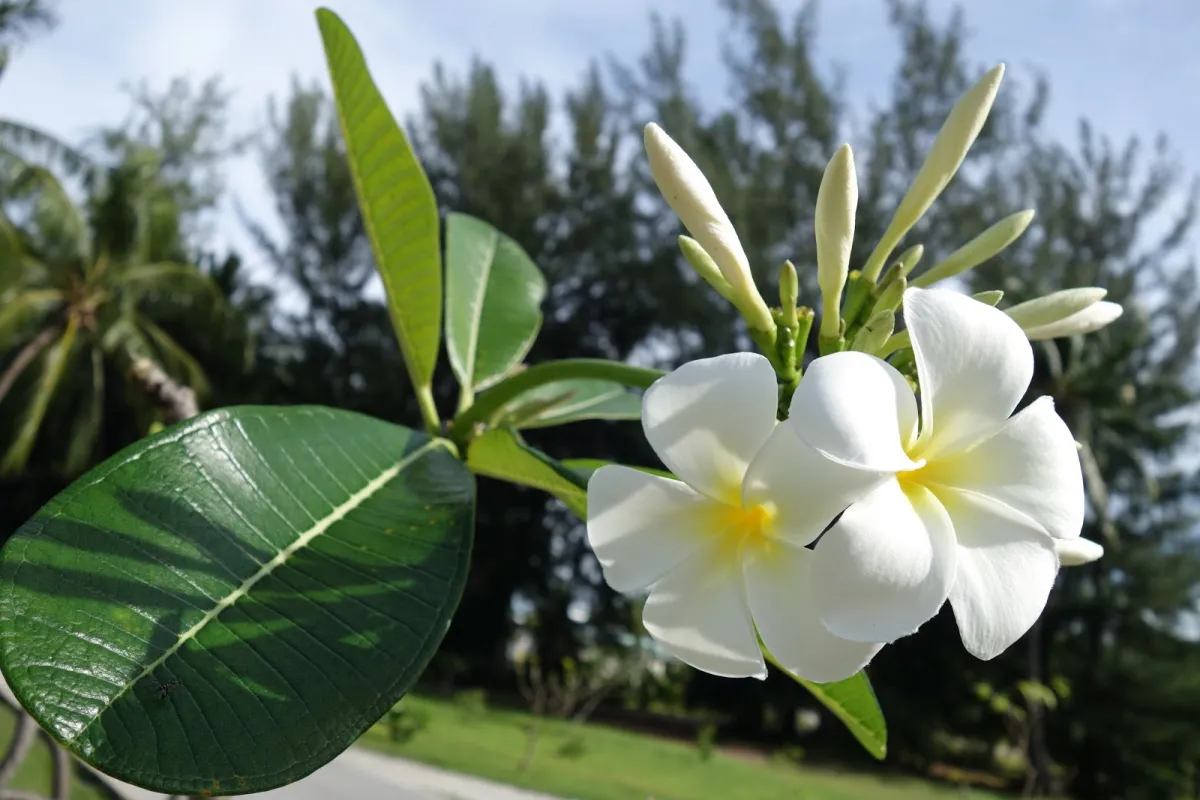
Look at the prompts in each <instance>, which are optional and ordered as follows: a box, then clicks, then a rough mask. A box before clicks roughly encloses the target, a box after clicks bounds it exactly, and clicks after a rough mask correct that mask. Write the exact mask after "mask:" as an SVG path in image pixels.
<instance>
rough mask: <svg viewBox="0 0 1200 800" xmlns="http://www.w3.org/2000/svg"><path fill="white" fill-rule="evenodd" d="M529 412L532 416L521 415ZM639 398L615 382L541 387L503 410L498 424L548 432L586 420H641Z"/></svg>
mask: <svg viewBox="0 0 1200 800" xmlns="http://www.w3.org/2000/svg"><path fill="white" fill-rule="evenodd" d="M523 409H530V410H531V413H523ZM641 416H642V398H641V397H639V396H638V395H636V394H634V393H632V392H630V391H629V390H628V389H626V388H625V387H624V386H622V385H621V384H619V383H616V382H614V381H601V380H586V379H583V380H568V381H554V382H552V383H544V384H542V385H541V386H538V387H536V388H534V389H531V390H529V391H528V392H525V393H524V394H522V395H520V396H519V397H518V398H517V399H516V400H514V401H513V402H512V403H511V404H509V406H508V407H507V408H506V409H505V411H504V412H503V414H502V416H501V424H504V423H505V422H511V424H512V425H513V427H516V428H549V427H551V426H554V425H566V424H567V423H568V422H580V421H582V420H589V419H612V420H625V419H641Z"/></svg>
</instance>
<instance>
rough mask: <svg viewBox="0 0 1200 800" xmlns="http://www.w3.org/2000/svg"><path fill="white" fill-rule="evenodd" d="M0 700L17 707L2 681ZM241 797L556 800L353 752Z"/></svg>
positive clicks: (131, 799) (136, 798) (142, 793)
mask: <svg viewBox="0 0 1200 800" xmlns="http://www.w3.org/2000/svg"><path fill="white" fill-rule="evenodd" d="M0 696H3V697H4V698H5V700H6V702H8V703H9V704H10V705H12V706H13V707H14V708H15V707H17V706H16V699H15V698H13V696H12V692H11V690H10V689H9V688H8V684H7V683H6V682H5V681H4V678H3V676H0ZM100 777H101V778H103V779H104V780H105V781H106V782H108V783H109V785H110V786H112V787H113V789H115V790H116V791H117V792H119V793H120V794H121V796H122V797H124V798H126V800H166V796H165V795H161V794H156V793H154V792H148V791H146V790H145V789H139V788H137V787H136V786H130V785H128V784H125V783H120V782H118V781H114V780H113V779H112V778H109V777H108V776H107V775H101V776H100ZM242 796H243V797H260V798H263V800H342V798H348V800H349V799H352V800H558V799H557V798H554V797H550V796H549V795H544V794H535V793H533V792H526V791H524V790H521V789H514V788H512V787H510V786H504V785H502V784H498V783H492V782H490V781H484V780H480V779H479V778H471V777H468V776H466V775H459V774H458V773H455V772H446V771H445V770H441V769H437V768H435V767H428V766H425V765H424V764H418V763H416V762H413V761H405V760H404V759H400V758H392V757H390V756H385V755H381V754H380V753H376V752H373V751H370V750H365V749H362V748H358V747H352V748H350V749H349V750H347V751H346V752H344V753H342V754H341V755H340V756H338V757H337V758H335V759H334V760H333V761H331V762H329V763H328V764H326V765H325V766H324V767H322V768H321V769H319V770H317V771H316V772H314V773H313V774H312V775H309V776H308V777H307V778H304V779H303V780H299V781H296V783H294V784H292V785H291V786H285V787H283V788H282V789H273V790H271V791H269V792H259V793H258V794H248V795H242Z"/></svg>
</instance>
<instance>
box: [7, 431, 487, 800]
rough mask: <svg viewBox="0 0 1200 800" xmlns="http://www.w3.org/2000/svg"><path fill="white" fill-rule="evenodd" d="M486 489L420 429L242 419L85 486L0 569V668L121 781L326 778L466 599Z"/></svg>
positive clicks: (131, 461) (53, 727)
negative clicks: (318, 773) (318, 774)
mask: <svg viewBox="0 0 1200 800" xmlns="http://www.w3.org/2000/svg"><path fill="white" fill-rule="evenodd" d="M473 513H474V479H473V478H472V477H471V475H470V473H468V472H467V470H466V469H465V468H464V467H463V466H462V464H461V463H460V462H459V461H457V460H456V459H455V458H454V457H453V456H452V455H451V454H450V453H449V452H448V451H447V450H446V449H445V447H444V446H443V445H442V443H441V442H439V441H436V440H431V439H430V438H429V437H427V436H425V435H424V434H420V433H416V432H413V431H410V430H408V429H407V428H402V427H399V426H396V425H391V424H389V423H385V422H381V421H378V420H375V419H371V418H369V417H364V416H361V415H358V414H353V413H350V412H344V411H334V410H331V409H325V408H315V407H292V408H257V407H243V408H235V409H228V410H222V411H216V412H211V413H208V414H204V415H202V416H199V417H196V418H195V419H193V420H190V421H189V422H187V423H185V424H183V425H181V426H177V427H175V428H172V429H169V430H167V431H165V432H163V433H161V434H159V435H157V436H154V437H151V438H149V439H146V440H143V441H142V442H139V443H138V444H136V445H134V446H133V447H130V448H128V449H126V450H125V451H123V452H121V453H119V454H118V455H116V456H114V457H113V458H111V459H109V460H108V461H106V462H105V463H104V464H102V465H100V466H99V467H97V468H96V469H94V470H92V471H91V472H89V473H87V474H86V475H85V476H84V477H82V478H81V479H80V480H79V481H77V482H76V483H75V484H73V485H72V486H71V487H70V488H68V489H67V490H66V491H64V492H63V493H62V494H60V495H59V496H58V497H56V498H55V499H54V500H52V501H51V502H50V504H49V505H47V506H46V507H45V508H44V509H43V510H42V511H41V512H39V513H38V514H37V516H35V517H34V518H33V519H32V520H30V521H29V522H28V523H27V524H26V525H25V526H23V527H22V528H21V529H20V530H19V531H18V532H17V533H16V534H14V536H13V537H12V538H11V539H10V540H9V542H8V544H7V545H6V546H5V548H4V550H3V552H2V553H0V586H3V587H4V588H3V590H2V591H0V666H2V667H3V670H4V674H5V677H6V678H7V679H8V682H9V685H10V686H11V687H12V688H13V690H14V692H15V693H16V694H17V696H18V697H19V698H20V700H21V702H22V703H23V704H24V706H25V707H26V708H27V709H28V710H29V711H30V712H31V713H32V714H33V715H34V717H36V718H37V720H38V721H39V722H40V723H41V724H42V725H43V726H44V727H45V728H46V729H47V730H48V731H50V732H51V734H53V735H54V737H55V738H57V739H58V740H59V741H61V742H62V743H63V744H64V745H66V746H67V747H68V748H69V749H70V750H71V751H72V752H74V753H75V754H76V755H78V756H80V757H81V758H83V759H84V760H85V761H87V762H88V763H90V764H92V765H94V766H96V767H97V768H99V769H101V770H103V771H104V772H107V773H109V774H112V775H114V776H116V777H118V778H121V779H123V780H126V781H129V782H131V783H135V784H139V785H142V786H145V787H147V788H150V789H154V790H157V791H163V792H168V793H180V794H201V793H213V794H237V793H244V792H252V791H262V790H265V789H269V788H271V787H274V786H279V785H282V784H285V783H289V782H291V781H294V780H296V779H298V778H301V777H303V776H304V775H306V774H308V773H310V772H312V771H313V770H314V769H316V768H317V767H319V766H321V765H322V764H325V763H326V762H328V761H329V760H330V759H332V758H333V757H334V756H336V755H337V754H338V753H340V752H342V751H343V750H344V749H345V748H346V747H348V746H349V745H350V744H351V743H352V742H353V741H354V740H355V739H356V738H357V737H358V736H359V734H361V733H362V732H363V731H364V730H366V729H367V728H368V727H369V726H370V725H371V724H372V723H373V722H375V721H376V720H377V719H378V718H379V717H380V716H381V715H382V714H383V713H384V712H385V711H386V710H387V709H389V708H391V707H392V706H393V705H394V703H395V702H396V701H397V699H399V698H400V697H401V696H402V695H403V693H404V692H405V691H407V690H408V688H409V687H410V686H411V685H412V683H413V681H414V680H415V679H416V678H417V677H418V675H419V674H420V673H421V671H422V670H423V669H424V667H425V665H426V663H427V662H428V660H429V658H430V657H431V656H432V655H433V653H434V651H435V649H436V648H437V646H438V644H439V642H440V641H441V639H442V637H443V635H444V634H445V632H446V629H447V627H448V626H449V623H450V617H451V615H452V614H453V612H454V609H455V608H456V606H457V604H458V600H459V597H460V595H461V593H462V589H463V585H464V581H465V577H466V573H467V566H468V561H469V557H470V549H471V537H472V526H473Z"/></svg>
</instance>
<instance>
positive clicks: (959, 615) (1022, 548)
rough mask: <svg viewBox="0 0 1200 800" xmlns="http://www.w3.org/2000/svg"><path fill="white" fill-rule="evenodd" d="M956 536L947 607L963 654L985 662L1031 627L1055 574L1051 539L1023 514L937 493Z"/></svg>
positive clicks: (977, 499) (951, 493)
mask: <svg viewBox="0 0 1200 800" xmlns="http://www.w3.org/2000/svg"><path fill="white" fill-rule="evenodd" d="M938 497H939V499H941V500H942V503H943V504H944V505H945V507H946V511H947V512H948V513H949V514H950V518H951V519H952V520H954V530H955V533H957V534H958V569H957V574H956V575H955V579H954V588H953V589H952V590H951V591H950V605H951V607H952V608H953V609H954V619H955V621H956V622H958V632H959V634H960V635H961V636H962V640H963V644H964V645H965V646H966V648H967V651H968V652H970V653H971V654H972V655H974V656H976V657H977V658H982V659H984V660H985V661H986V660H988V659H991V658H995V657H996V656H998V655H1000V654H1001V653H1003V652H1004V651H1005V650H1007V649H1008V647H1009V646H1010V645H1011V644H1012V643H1013V642H1015V641H1017V639H1020V638H1021V637H1022V636H1023V635H1024V634H1025V632H1026V631H1028V630H1029V629H1030V628H1031V627H1033V623H1034V622H1036V621H1037V618H1038V616H1040V615H1041V613H1042V609H1043V608H1045V607H1046V598H1047V597H1048V596H1049V595H1050V588H1051V587H1052V586H1053V585H1054V576H1055V575H1056V574H1057V573H1058V556H1057V555H1055V553H1054V540H1053V539H1051V538H1050V537H1049V536H1047V535H1046V533H1045V531H1043V530H1042V529H1041V528H1040V527H1038V526H1037V525H1036V524H1034V523H1033V521H1032V520H1029V519H1028V518H1026V517H1024V515H1022V514H1019V513H1016V512H1013V511H1012V510H1011V509H1009V508H1006V507H1004V506H1000V505H998V504H995V503H991V502H989V501H988V500H986V499H984V498H980V497H976V496H972V495H965V494H960V493H957V492H954V491H953V490H946V491H939V492H938Z"/></svg>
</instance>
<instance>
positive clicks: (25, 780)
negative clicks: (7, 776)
mask: <svg viewBox="0 0 1200 800" xmlns="http://www.w3.org/2000/svg"><path fill="white" fill-rule="evenodd" d="M16 721H17V715H16V712H14V711H13V710H12V709H11V708H9V707H8V706H7V705H5V704H4V703H0V753H3V752H4V751H6V750H8V743H9V742H10V741H11V740H12V735H13V728H14V726H15V725H16ZM53 774H54V764H53V762H52V760H51V757H50V747H49V745H47V744H46V740H45V739H43V738H42V737H41V736H39V737H37V739H35V740H34V742H33V746H32V747H30V748H29V755H28V756H27V757H26V758H25V761H24V762H22V764H21V769H20V770H19V771H18V772H17V775H16V777H15V778H13V781H12V783H11V784H10V785H9V786H8V788H9V789H24V790H25V791H27V792H36V793H38V794H40V795H43V796H45V797H49V796H50V781H51V776H52V775H53ZM106 797H108V795H107V794H104V793H101V792H100V791H99V790H97V789H96V788H95V787H94V786H91V785H89V784H85V783H84V782H83V781H81V780H79V779H78V778H77V777H76V776H74V775H73V776H72V780H71V800H105V798H106Z"/></svg>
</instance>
